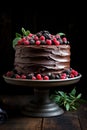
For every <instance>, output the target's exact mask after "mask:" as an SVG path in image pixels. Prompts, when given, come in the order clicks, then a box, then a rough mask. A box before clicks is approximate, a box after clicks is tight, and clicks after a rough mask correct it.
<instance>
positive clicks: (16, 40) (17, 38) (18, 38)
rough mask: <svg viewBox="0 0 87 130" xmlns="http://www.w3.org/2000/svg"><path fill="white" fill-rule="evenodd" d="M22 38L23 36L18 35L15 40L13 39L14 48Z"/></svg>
mask: <svg viewBox="0 0 87 130" xmlns="http://www.w3.org/2000/svg"><path fill="white" fill-rule="evenodd" d="M20 39H21V37H16V38H15V39H14V40H13V42H12V43H13V48H15V46H16V44H17V42H18V41H19V40H20Z"/></svg>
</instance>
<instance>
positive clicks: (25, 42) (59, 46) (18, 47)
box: [6, 30, 79, 80]
mask: <svg viewBox="0 0 87 130" xmlns="http://www.w3.org/2000/svg"><path fill="white" fill-rule="evenodd" d="M23 31H25V30H23ZM25 32H27V33H26V35H23V36H21V37H17V38H16V39H15V40H16V42H15V44H14V46H13V47H14V49H15V58H14V69H13V70H12V71H8V72H7V73H6V76H10V77H15V78H22V79H25V78H27V79H32V80H37V79H38V80H43V79H44V80H48V79H51V80H52V79H65V78H73V77H75V76H78V75H79V73H78V72H77V71H76V70H74V69H72V68H71V66H70V60H71V59H70V56H71V52H70V48H71V46H70V42H69V41H68V39H67V38H66V35H65V34H64V33H57V34H55V35H53V34H50V33H49V32H48V31H40V32H37V33H36V34H32V33H30V32H28V31H25ZM13 42H14V41H13Z"/></svg>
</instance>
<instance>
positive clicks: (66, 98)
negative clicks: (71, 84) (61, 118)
mask: <svg viewBox="0 0 87 130" xmlns="http://www.w3.org/2000/svg"><path fill="white" fill-rule="evenodd" d="M81 96H82V94H81V93H79V94H78V95H76V89H75V88H74V89H73V90H71V92H70V93H68V94H67V93H65V92H63V91H55V94H52V95H51V96H50V99H51V100H53V101H54V102H56V103H57V104H58V105H59V106H62V107H64V108H65V109H66V111H70V110H77V107H78V105H79V101H80V98H81Z"/></svg>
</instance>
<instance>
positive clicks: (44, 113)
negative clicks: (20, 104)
mask: <svg viewBox="0 0 87 130" xmlns="http://www.w3.org/2000/svg"><path fill="white" fill-rule="evenodd" d="M63 113H64V111H63V109H62V108H60V107H59V106H58V105H57V104H56V103H55V102H53V101H51V100H50V98H49V89H37V88H35V89H34V98H33V99H32V100H31V101H30V102H29V104H28V105H26V106H24V108H23V110H22V114H24V115H26V116H31V117H52V116H58V115H61V114H63Z"/></svg>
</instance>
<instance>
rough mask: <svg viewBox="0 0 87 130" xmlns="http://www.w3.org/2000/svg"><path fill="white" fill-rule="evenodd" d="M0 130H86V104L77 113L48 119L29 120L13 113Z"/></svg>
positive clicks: (67, 113)
mask: <svg viewBox="0 0 87 130" xmlns="http://www.w3.org/2000/svg"><path fill="white" fill-rule="evenodd" d="M0 130H87V104H82V105H81V106H80V107H79V108H78V110H77V111H73V112H71V111H70V112H66V111H65V112H64V114H62V115H60V116H56V117H49V118H31V117H25V116H23V115H20V114H17V113H14V112H13V114H11V115H8V120H7V121H6V122H5V123H4V124H1V125H0Z"/></svg>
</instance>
